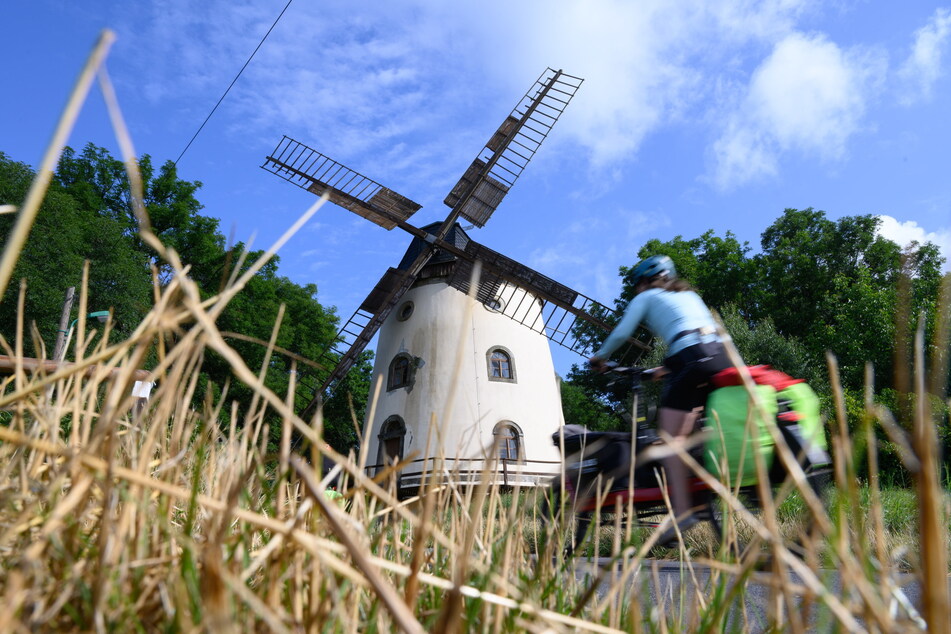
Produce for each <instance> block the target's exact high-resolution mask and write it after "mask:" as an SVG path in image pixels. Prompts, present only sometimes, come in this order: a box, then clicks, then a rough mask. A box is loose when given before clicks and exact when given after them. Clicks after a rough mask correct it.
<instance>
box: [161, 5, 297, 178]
mask: <svg viewBox="0 0 951 634" xmlns="http://www.w3.org/2000/svg"><path fill="white" fill-rule="evenodd" d="M293 1H294V0H287V4H286V5H284V8H283V9H282V10H281V13H280V15H278V16H277V19H276V20H274V24H272V25H271V28H269V29H268V30H267V33H265V34H264V37H262V38H261V41H260V42H258V45H257V46H256V47H255V49H254V52H252V53H251V57H249V58H248V61H246V62H245V63H244V66H242V67H241V70H239V71H238V74H237V75H235V76H234V79H232V80H231V83H230V84H229V85H228V89H227V90H225V93H224V94H223V95H221V99H219V100H218V103H216V104H215V107H214V108H212V109H211V112H209V113H208V116H207V117H205V120H204V121H202V122H201V125H200V126H198V130H196V131H195V134H194V135H193V136H192V138H191V140H190V141H189V142H188V145H186V146H185V149H184V150H182V153H181V154H179V155H178V158H177V159H175V165H178V162H179V161H180V160H182V157H183V156H185V152H187V151H188V148H190V147H191V146H192V143H194V142H195V139H196V138H197V137H198V135H199V134H200V133H201V131H202V128H204V127H205V124H206V123H208V120H209V119H211V115H213V114H215V110H217V109H218V106H220V105H221V102H222V101H224V100H225V97H227V96H228V93H229V92H231V88H232V86H234V84H235V82H237V81H238V78H239V77H241V73H243V72H244V69H245V68H247V67H248V64H250V63H251V60H252V59H254V56H255V54H257V52H258V50H259V49H260V48H261V46H262V45H263V44H264V40H266V39H267V36H268V35H270V34H271V31H273V30H274V27H275V26H277V23H278V22H280V21H281V18H282V17H283V16H284V12H285V11H287V8H288V7H290V6H291V3H292V2H293Z"/></svg>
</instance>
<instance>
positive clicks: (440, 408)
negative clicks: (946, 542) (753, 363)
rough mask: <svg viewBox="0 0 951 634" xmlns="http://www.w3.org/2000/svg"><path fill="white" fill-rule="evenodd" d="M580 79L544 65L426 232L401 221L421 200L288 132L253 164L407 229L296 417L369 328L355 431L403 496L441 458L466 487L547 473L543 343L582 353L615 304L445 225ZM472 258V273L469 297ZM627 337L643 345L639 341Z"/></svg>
mask: <svg viewBox="0 0 951 634" xmlns="http://www.w3.org/2000/svg"><path fill="white" fill-rule="evenodd" d="M581 82H582V80H581V79H579V78H577V77H571V76H570V75H566V74H564V73H563V72H562V71H560V70H559V71H555V70H552V69H546V71H545V72H544V73H542V75H541V76H540V77H539V78H538V80H536V82H535V83H534V84H533V86H532V87H531V88H530V89H529V91H528V93H526V95H525V96H524V97H523V98H522V99H521V100H520V101H519V103H518V104H517V105H516V107H515V108H514V109H513V111H512V113H511V114H510V115H509V116H508V117H507V118H506V119H505V121H504V122H503V123H502V125H501V126H500V127H499V129H498V130H497V131H496V133H495V134H494V135H493V136H492V138H491V139H490V140H489V142H488V143H487V144H486V145H485V147H484V148H483V150H482V151H481V152H480V153H479V155H478V156H477V157H476V159H475V160H474V161H473V162H472V164H471V165H470V166H469V168H468V169H467V170H466V172H465V174H464V175H463V177H462V178H461V179H460V180H459V182H458V183H457V184H456V186H455V187H454V188H453V189H452V191H451V192H450V193H449V195H448V196H447V197H446V200H445V203H446V205H447V206H449V207H450V208H451V211H450V213H449V215H448V216H447V217H446V219H445V220H444V221H442V222H440V223H435V224H433V225H430V226H428V227H425V228H419V227H416V226H414V225H411V224H409V223H408V222H407V220H408V219H409V217H410V216H412V214H413V213H415V212H416V211H417V210H418V209H419V208H420V205H419V204H417V203H415V202H413V201H412V200H410V199H408V198H406V197H404V196H401V195H400V194H398V193H396V192H394V191H393V190H391V189H388V188H386V187H383V186H382V185H380V184H379V183H377V182H375V181H373V180H371V179H369V178H367V177H365V176H363V175H361V174H359V173H357V172H355V171H353V170H351V169H349V168H347V167H345V166H343V165H341V164H340V163H337V162H336V161H333V160H332V159H330V158H328V157H326V156H324V155H323V154H320V153H319V152H317V151H315V150H313V149H311V148H309V147H307V146H305V145H303V144H301V143H299V142H297V141H295V140H293V139H290V138H288V137H284V138H283V139H282V140H281V142H280V143H279V144H278V146H277V147H276V148H275V150H274V152H273V153H272V154H271V155H270V156H268V157H267V159H266V160H265V163H264V165H263V166H262V167H264V168H265V169H267V170H269V171H271V172H273V173H275V174H277V175H279V176H281V177H283V178H285V179H286V180H288V181H290V182H292V183H295V184H297V185H299V186H300V187H302V188H304V189H306V190H308V191H310V192H312V193H314V194H317V195H322V194H323V193H324V192H328V193H329V195H330V200H331V201H332V202H334V203H336V204H338V205H340V206H341V207H344V208H345V209H348V210H350V211H352V212H354V213H356V214H358V215H360V216H362V217H364V218H366V219H368V220H370V221H372V222H375V223H376V224H379V225H381V226H383V227H385V228H386V229H392V228H393V227H397V226H398V227H400V228H401V229H403V230H405V231H407V232H408V233H410V234H412V235H413V237H414V239H413V242H412V243H411V244H410V246H409V248H408V250H407V252H406V254H405V255H404V257H403V259H402V261H401V262H400V264H399V265H398V266H397V267H395V268H390V269H389V270H388V271H387V272H386V273H385V274H384V276H383V277H382V279H380V281H379V282H378V283H377V285H376V287H375V288H374V289H373V290H372V291H371V292H370V294H369V295H368V296H367V298H366V300H364V302H363V303H362V304H361V305H360V308H358V309H357V311H356V312H355V313H354V315H353V316H352V317H351V318H350V319H349V320H348V321H347V323H346V324H344V326H343V327H342V328H341V330H340V332H339V333H338V336H337V345H336V346H335V347H334V348H333V349H331V350H328V351H327V352H326V353H325V355H324V356H323V357H321V358H320V359H318V362H320V363H321V364H322V365H324V366H325V367H333V370H332V371H331V372H329V373H324V375H323V376H318V377H317V381H318V383H317V384H316V385H315V390H314V394H313V398H312V399H311V400H310V402H309V403H308V404H307V405H306V407H304V411H303V414H304V415H307V414H309V413H310V412H311V411H312V410H313V408H314V407H316V406H317V404H318V403H319V402H320V400H321V398H322V397H323V396H324V395H325V394H326V393H327V392H328V391H329V390H332V389H333V387H334V386H335V384H336V383H337V381H339V380H340V379H341V378H342V377H343V376H345V375H346V373H347V372H348V371H349V369H350V368H351V367H352V366H353V364H354V363H355V362H356V360H357V358H358V357H359V355H360V353H361V352H362V351H363V350H364V349H365V347H366V346H367V344H368V343H369V342H370V340H371V339H372V338H373V337H374V335H376V333H377V332H378V331H379V334H380V337H379V341H378V345H377V350H376V362H375V367H374V376H375V377H377V378H378V379H379V380H382V381H384V384H383V388H382V390H381V397H380V399H379V400H378V402H377V403H376V408H375V412H376V413H375V415H374V417H373V419H372V420H368V421H367V422H366V425H365V430H366V431H365V438H366V441H367V442H369V448H368V449H369V454H368V455H369V458H370V461H371V462H374V461H377V462H376V464H375V465H374V466H373V467H371V468H373V469H379V468H382V466H383V465H385V464H387V463H391V462H393V461H402V460H405V459H407V458H409V460H408V461H407V462H406V463H405V464H403V466H402V468H401V470H400V477H399V480H398V487H399V491H400V493H401V494H409V493H412V492H413V491H414V490H416V489H417V488H418V486H419V483H420V474H421V473H422V472H424V471H431V470H432V469H433V466H434V461H435V460H436V459H442V458H445V459H447V460H448V462H449V463H451V464H448V465H447V466H448V471H449V472H450V473H451V475H450V476H447V477H451V478H453V479H458V481H460V482H463V483H470V482H474V481H476V479H477V478H478V477H479V475H480V474H481V473H482V472H483V470H484V469H485V467H486V465H487V464H489V465H491V467H492V469H493V475H492V478H493V479H495V480H497V481H499V482H501V483H503V484H509V485H512V484H523V485H530V484H534V483H536V482H539V481H541V480H542V479H546V478H547V477H548V476H549V475H550V474H551V473H554V472H556V471H557V468H558V460H559V458H560V456H559V454H558V452H557V450H556V449H555V447H554V446H553V445H552V443H551V434H552V433H553V432H554V431H556V430H557V429H558V426H559V425H560V424H561V423H562V413H561V401H560V398H559V393H558V385H557V377H556V375H555V371H554V366H553V363H552V358H551V351H550V349H549V345H548V342H549V340H551V341H554V342H556V343H558V344H560V345H563V346H565V347H567V348H569V349H572V350H575V351H577V352H579V353H581V354H585V353H587V352H588V351H589V346H588V344H589V342H588V341H587V339H586V338H585V337H584V336H583V335H581V334H580V333H581V329H580V328H579V327H578V326H579V320H580V321H581V322H584V323H587V324H590V325H593V326H594V327H596V328H599V329H604V330H607V329H609V325H608V324H609V322H610V317H611V315H612V314H613V312H614V311H612V310H611V309H609V308H606V307H604V306H602V305H601V304H598V303H597V302H595V301H594V300H591V299H590V298H587V297H585V296H583V295H581V294H580V293H578V292H576V291H574V290H572V289H570V288H568V287H566V286H563V285H561V284H559V283H557V282H555V281H554V280H552V279H550V278H548V277H545V276H544V275H542V274H541V273H538V272H537V271H534V270H532V269H530V268H528V267H526V266H525V265H523V264H521V263H519V262H517V261H515V260H512V259H510V258H508V257H506V256H504V255H502V254H500V253H497V252H495V251H492V250H491V249H489V248H487V247H485V246H483V245H481V244H478V243H477V242H475V241H474V240H472V239H471V238H469V236H468V235H467V234H466V233H465V231H464V230H463V229H462V228H461V227H460V226H459V224H458V223H457V220H458V219H459V218H460V217H462V218H465V219H466V220H468V221H469V222H471V223H472V224H473V225H475V226H478V227H482V226H484V224H485V222H486V221H487V220H488V219H489V217H490V216H491V215H492V213H493V212H494V211H495V209H496V207H497V206H498V205H499V203H500V202H501V200H502V198H503V197H504V196H505V194H506V193H507V192H508V190H509V189H510V188H511V187H512V185H513V184H514V183H515V181H516V180H517V179H518V177H519V175H520V174H521V172H522V170H523V169H524V168H525V166H526V165H527V164H528V162H529V161H530V160H531V158H532V157H533V156H534V154H535V152H536V151H537V150H538V148H539V147H540V145H541V143H542V141H544V139H545V138H546V136H547V135H548V132H549V131H550V130H551V128H552V126H553V125H554V124H555V122H557V120H558V118H559V117H560V115H561V113H562V112H563V111H564V109H565V107H566V106H567V105H568V103H569V102H570V100H571V98H572V97H573V96H574V94H575V92H577V90H578V88H579V87H580V85H581ZM476 262H478V263H479V264H480V268H481V275H479V276H478V284H477V287H476V288H475V289H472V291H471V292H470V288H469V287H470V283H471V282H470V280H472V279H473V275H472V271H473V265H474V263H476ZM632 344H633V345H634V346H635V347H637V348H640V349H646V347H647V346H646V345H645V344H644V342H643V341H642V338H638V339H637V340H632ZM432 420H435V425H436V426H435V428H433V427H431V421H432ZM432 431H435V433H431V432H432ZM487 461H488V462H487Z"/></svg>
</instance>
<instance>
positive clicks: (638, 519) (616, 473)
mask: <svg viewBox="0 0 951 634" xmlns="http://www.w3.org/2000/svg"><path fill="white" fill-rule="evenodd" d="M609 372H611V373H612V374H614V375H615V380H614V383H617V382H626V388H627V390H628V391H630V392H631V393H632V394H633V395H634V397H635V399H636V403H637V405H638V407H637V408H636V409H637V410H638V411H636V412H635V420H634V425H633V430H634V431H633V433H632V432H593V431H589V430H587V429H586V428H584V427H581V426H578V425H566V426H564V427H562V428H561V429H559V430H558V431H557V432H555V433H554V434H552V441H553V442H554V444H555V446H557V447H561V448H563V456H564V464H563V470H562V474H560V475H559V476H556V477H555V478H553V479H552V480H551V482H550V483H549V485H548V488H547V490H546V492H545V495H544V499H543V500H544V501H543V506H542V517H543V519H544V520H545V521H553V520H555V519H557V518H558V517H559V516H560V515H561V514H565V516H567V517H568V518H569V521H568V522H567V524H568V527H569V529H570V532H569V541H568V544H567V546H566V547H565V549H564V552H565V555H566V556H571V555H572V554H573V553H574V552H575V551H576V550H577V548H578V546H580V544H581V542H582V540H583V539H584V537H585V535H586V534H587V532H588V529H589V527H590V525H591V522H592V520H593V519H594V517H595V516H598V517H599V518H600V519H601V524H608V523H611V522H613V521H614V515H615V514H616V513H619V512H620V513H621V514H622V515H623V516H624V517H625V518H626V519H628V520H630V521H633V522H635V525H639V526H649V527H656V526H657V525H658V524H659V522H658V521H656V519H655V520H652V519H651V518H658V517H661V516H665V515H667V514H668V512H669V509H668V506H667V500H666V497H665V491H664V489H663V486H662V482H663V480H662V476H661V473H662V466H661V462H660V459H659V458H657V457H655V456H652V455H651V454H656V453H658V452H657V451H656V448H658V447H659V446H661V445H663V441H662V440H661V439H660V437H659V436H658V434H657V432H656V430H655V429H653V428H652V427H651V426H649V425H648V424H647V421H646V417H645V416H639V415H638V414H639V413H641V410H642V409H643V408H644V404H643V401H642V399H641V398H640V396H641V392H642V387H643V379H644V378H645V377H649V376H650V375H651V373H652V372H653V370H648V369H645V368H637V367H612V368H611V369H610V370H609ZM778 410H779V413H778V415H777V423H778V426H779V429H780V432H781V434H782V436H783V439H784V440H785V441H786V444H787V446H789V447H790V448H791V449H792V450H793V454H794V455H795V456H796V458H797V460H798V462H799V464H800V466H801V467H802V468H803V470H804V472H805V473H806V477H807V480H808V482H809V484H810V486H811V487H812V488H813V490H814V491H815V492H816V493H817V494H819V495H820V496H821V494H822V491H823V490H824V489H825V487H826V486H827V485H828V483H829V482H831V477H832V476H831V474H832V471H831V459H829V457H828V454H827V453H825V451H823V450H819V449H818V448H816V447H810V446H809V443H807V442H806V441H805V440H804V439H803V438H802V435H801V434H800V433H799V432H798V430H797V427H796V424H795V419H794V418H793V417H790V416H788V415H787V414H788V411H784V410H783V405H782V403H780V404H779V405H778ZM697 425H698V427H701V428H702V427H704V426H705V425H706V420H705V418H704V416H703V415H702V414H701V416H700V417H699V419H698V421H697ZM652 449H654V451H651V450H652ZM707 449H708V448H707V447H706V446H705V444H704V443H702V442H699V443H694V444H692V445H691V446H690V448H689V449H688V453H689V454H690V456H691V457H692V458H693V459H694V460H695V461H697V462H698V463H699V464H701V465H703V464H704V463H705V460H704V458H705V455H704V454H705V453H706V451H707ZM773 458H774V459H773V460H772V464H771V465H769V467H768V472H767V473H768V477H769V480H770V485H771V487H772V488H774V489H775V488H776V487H778V486H779V485H781V484H782V483H783V482H784V481H785V480H786V478H787V475H788V473H787V469H786V468H785V466H784V465H783V464H782V461H781V460H779V459H778V458H775V456H773ZM687 488H688V491H689V492H690V494H691V495H692V497H693V500H692V504H691V506H692V507H693V512H694V516H695V517H696V518H697V519H698V520H701V521H706V522H708V523H709V524H710V525H711V527H712V528H713V530H714V533H715V534H716V535H717V537H718V538H719V539H721V540H722V536H723V526H722V523H721V519H720V511H719V504H718V498H719V496H718V495H717V493H716V492H715V491H714V490H713V489H712V488H711V487H710V485H708V484H707V483H706V482H704V480H702V479H701V478H699V477H697V476H696V475H693V476H691V477H690V478H689V480H688V487H687ZM562 493H564V496H565V497H564V501H563V500H562ZM739 493H740V495H741V496H744V497H745V498H746V499H747V500H749V501H750V503H752V505H754V506H758V504H759V502H758V494H757V488H756V485H755V484H751V485H747V486H743V487H740V488H739Z"/></svg>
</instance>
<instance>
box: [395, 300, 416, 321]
mask: <svg viewBox="0 0 951 634" xmlns="http://www.w3.org/2000/svg"><path fill="white" fill-rule="evenodd" d="M412 314H413V302H403V303H402V305H400V308H399V310H398V311H397V312H396V318H397V319H399V320H400V321H406V320H407V319H409V318H410V316H411V315H412Z"/></svg>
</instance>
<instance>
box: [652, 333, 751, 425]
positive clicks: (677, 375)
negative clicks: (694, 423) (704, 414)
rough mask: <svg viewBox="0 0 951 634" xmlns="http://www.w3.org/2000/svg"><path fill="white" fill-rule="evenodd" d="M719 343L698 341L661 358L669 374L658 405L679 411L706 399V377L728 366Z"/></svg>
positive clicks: (727, 358)
mask: <svg viewBox="0 0 951 634" xmlns="http://www.w3.org/2000/svg"><path fill="white" fill-rule="evenodd" d="M732 366H733V364H732V363H730V359H729V357H727V354H726V350H725V349H724V348H723V344H722V343H720V342H719V341H717V342H714V343H698V344H696V345H693V346H689V347H687V348H684V349H683V350H681V351H680V352H678V353H677V354H674V355H671V356H669V357H667V358H666V359H664V367H666V368H667V369H668V370H670V374H669V375H668V377H667V380H666V382H665V384H664V390H663V393H662V394H661V397H660V406H661V407H667V408H669V409H676V410H680V411H683V412H689V411H692V410H694V409H696V408H698V407H701V406H702V405H704V404H705V403H706V402H707V396H709V395H710V392H712V391H713V383H711V382H710V379H711V378H712V377H713V375H714V374H716V373H717V372H720V371H721V370H725V369H726V368H729V367H732Z"/></svg>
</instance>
